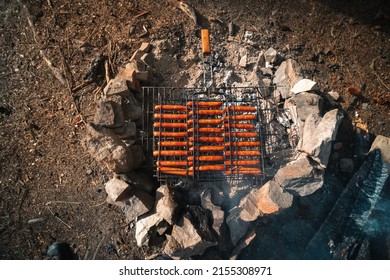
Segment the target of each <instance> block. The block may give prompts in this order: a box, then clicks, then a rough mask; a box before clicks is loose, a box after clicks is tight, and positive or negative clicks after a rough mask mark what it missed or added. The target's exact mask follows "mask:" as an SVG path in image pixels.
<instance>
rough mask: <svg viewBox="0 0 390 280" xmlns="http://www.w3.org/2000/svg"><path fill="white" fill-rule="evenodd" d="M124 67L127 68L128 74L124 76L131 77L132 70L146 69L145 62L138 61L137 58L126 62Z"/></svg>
mask: <svg viewBox="0 0 390 280" xmlns="http://www.w3.org/2000/svg"><path fill="white" fill-rule="evenodd" d="M125 68H126V69H129V71H128V74H130V75H126V76H129V77H132V76H133V75H131V73H133V72H138V71H146V69H147V65H146V64H145V63H143V62H142V61H139V60H136V61H134V60H133V61H130V62H129V63H127V64H126V65H125ZM118 75H119V74H118Z"/></svg>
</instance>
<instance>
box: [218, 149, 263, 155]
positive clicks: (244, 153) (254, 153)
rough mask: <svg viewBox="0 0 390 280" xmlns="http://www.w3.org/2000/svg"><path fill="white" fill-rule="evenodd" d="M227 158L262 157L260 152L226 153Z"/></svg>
mask: <svg viewBox="0 0 390 280" xmlns="http://www.w3.org/2000/svg"><path fill="white" fill-rule="evenodd" d="M225 155H226V156H230V155H233V156H260V155H261V153H260V151H259V150H255V151H225Z"/></svg>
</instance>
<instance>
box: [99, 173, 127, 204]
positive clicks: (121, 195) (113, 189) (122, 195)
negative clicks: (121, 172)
mask: <svg viewBox="0 0 390 280" xmlns="http://www.w3.org/2000/svg"><path fill="white" fill-rule="evenodd" d="M131 189H132V187H131V186H130V185H129V184H128V183H126V182H125V181H122V180H120V179H117V178H113V179H111V180H110V181H108V182H107V183H106V186H105V190H106V193H107V195H108V197H109V198H110V200H112V201H114V202H118V201H123V200H125V199H127V198H128V197H129V196H130V193H131Z"/></svg>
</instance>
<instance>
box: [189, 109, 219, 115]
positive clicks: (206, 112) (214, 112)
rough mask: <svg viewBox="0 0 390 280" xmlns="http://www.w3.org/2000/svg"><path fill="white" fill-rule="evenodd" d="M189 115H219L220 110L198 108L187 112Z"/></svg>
mask: <svg viewBox="0 0 390 280" xmlns="http://www.w3.org/2000/svg"><path fill="white" fill-rule="evenodd" d="M188 115H189V116H193V115H206V116H220V115H222V110H198V111H190V112H188Z"/></svg>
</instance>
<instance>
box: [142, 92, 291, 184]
mask: <svg viewBox="0 0 390 280" xmlns="http://www.w3.org/2000/svg"><path fill="white" fill-rule="evenodd" d="M274 90H275V87H229V88H219V89H217V90H216V91H215V92H214V93H211V94H210V92H207V91H205V90H204V89H202V88H176V87H171V88H169V87H143V88H142V109H143V111H144V118H143V119H142V124H141V141H142V145H143V147H145V152H146V158H147V161H146V165H147V166H149V167H151V166H153V170H154V174H155V176H156V178H157V180H158V181H160V182H164V183H170V184H175V183H177V182H179V181H195V182H213V181H225V180H227V181H241V180H243V179H245V180H247V181H252V182H253V183H254V184H257V183H259V181H263V180H265V179H266V178H267V175H268V174H267V166H266V162H265V159H266V158H270V157H271V156H272V153H273V151H275V149H278V148H280V147H278V142H280V141H282V140H283V139H281V138H284V137H287V139H289V140H288V142H289V143H290V147H287V148H291V149H292V148H295V144H296V141H295V140H293V139H292V135H291V133H290V134H289V133H285V135H282V137H280V135H279V134H276V133H274V131H272V128H271V124H270V123H267V120H266V119H267V117H269V116H272V115H275V114H279V113H280V112H284V113H285V112H286V111H288V110H289V109H284V108H282V107H281V106H280V104H278V103H277V102H276V101H274V100H273V99H272V98H270V97H269V96H270V95H271V94H272V92H273V91H274ZM189 101H192V102H199V101H222V102H223V106H224V107H223V108H228V107H229V106H252V107H255V108H256V112H255V115H256V122H255V125H256V132H257V133H258V137H257V139H255V141H258V142H260V145H259V146H258V147H257V148H258V150H259V151H260V154H261V155H260V156H259V157H258V158H257V159H256V160H259V165H258V167H259V168H260V170H262V175H260V176H259V175H257V176H253V175H241V174H231V175H226V174H224V172H222V171H212V172H194V175H193V176H190V175H188V174H186V176H175V175H170V174H164V173H161V172H159V170H158V169H157V165H156V162H157V161H160V160H161V157H160V153H159V156H157V158H156V157H155V158H153V151H155V150H158V151H160V148H161V147H160V146H159V145H157V143H158V142H161V141H162V140H163V139H162V138H161V135H160V136H159V137H156V136H154V134H153V124H154V122H155V120H154V114H155V113H159V114H162V113H163V112H162V111H161V110H159V111H158V112H157V111H156V110H155V105H157V104H164V105H165V104H171V105H186V104H187V102H189ZM267 102H271V103H272V102H274V106H265V108H264V104H268V103H267ZM186 108H187V111H186V112H185V114H187V116H188V114H189V108H188V106H186ZM229 111H230V110H226V113H227V115H226V117H227V120H228V122H229V121H230V117H231V115H230V112H229ZM194 112H199V108H197V109H195V110H194ZM194 118H195V120H196V121H197V120H199V115H198V114H194ZM195 120H194V123H195ZM160 121H161V120H160ZM187 121H188V118H187V119H186V123H187ZM228 126H229V127H231V126H230V124H228ZM186 130H187V131H188V126H187V129H186ZM195 131H198V130H196V129H194V134H193V135H192V137H193V138H194V139H197V138H198V137H199V134H196V135H195ZM290 131H292V130H291V129H290ZM227 134H228V137H229V139H228V140H227V142H229V143H235V141H233V140H234V139H232V137H231V133H227ZM198 139H199V138H198ZM185 140H186V141H187V140H188V139H185ZM232 141H233V142H232ZM187 143H188V141H187ZM187 145H188V144H187ZM281 148H282V149H283V147H281ZM188 149H189V147H186V150H187V151H188ZM195 151H196V149H195ZM195 158H196V155H195V154H194V162H193V163H192V166H200V162H195ZM148 159H149V160H148ZM171 160H173V161H175V160H182V158H178V157H175V156H172V157H171ZM225 160H226V159H224V162H223V163H224V164H225ZM228 160H229V161H230V162H231V164H233V162H234V161H236V160H239V159H238V158H234V157H233V156H232V153H231V155H230V159H228ZM189 167H190V165H187V166H186V169H187V170H188V168H189Z"/></svg>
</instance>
